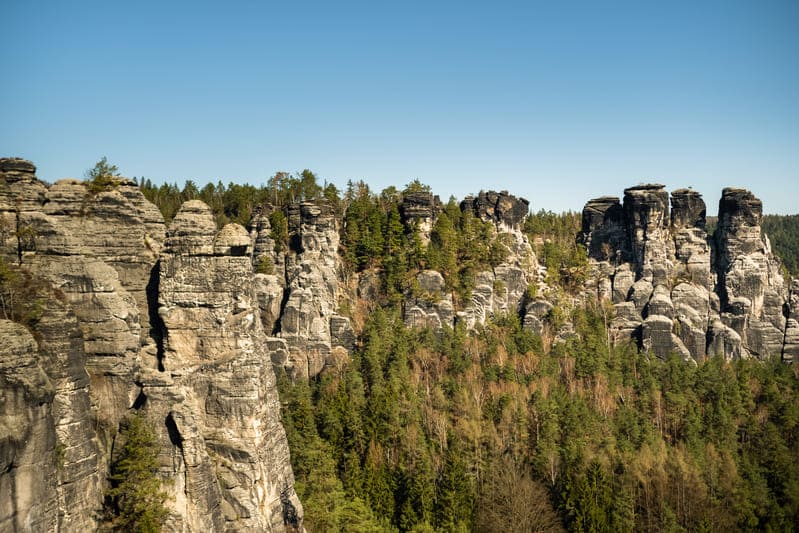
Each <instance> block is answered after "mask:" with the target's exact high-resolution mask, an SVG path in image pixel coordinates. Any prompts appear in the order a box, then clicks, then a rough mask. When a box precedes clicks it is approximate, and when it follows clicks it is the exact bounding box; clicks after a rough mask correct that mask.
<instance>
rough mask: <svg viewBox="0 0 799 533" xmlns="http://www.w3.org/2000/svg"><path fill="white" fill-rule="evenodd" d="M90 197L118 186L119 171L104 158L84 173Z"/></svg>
mask: <svg viewBox="0 0 799 533" xmlns="http://www.w3.org/2000/svg"><path fill="white" fill-rule="evenodd" d="M86 179H87V180H88V185H87V186H88V189H89V194H90V195H92V196H93V195H96V194H98V193H101V192H103V191H107V190H110V189H113V188H114V187H116V186H117V185H119V169H118V168H117V166H116V165H112V164H110V163H109V162H108V159H107V158H106V157H103V158H102V159H100V160H99V161H98V162H97V163H96V164H95V165H94V167H93V168H91V169H89V170H87V171H86Z"/></svg>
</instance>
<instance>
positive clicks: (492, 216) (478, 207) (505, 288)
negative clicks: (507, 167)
mask: <svg viewBox="0 0 799 533" xmlns="http://www.w3.org/2000/svg"><path fill="white" fill-rule="evenodd" d="M529 205H530V203H529V202H528V201H527V200H526V199H524V198H517V197H515V196H513V195H510V194H508V192H507V191H502V192H499V193H497V192H495V191H488V192H481V193H480V194H479V195H478V196H477V197H467V198H466V199H464V201H463V202H461V210H463V211H466V210H471V211H472V212H473V213H474V215H475V216H476V217H478V218H479V219H481V220H483V221H485V222H489V223H491V224H492V225H493V227H494V235H493V237H494V238H495V239H497V241H498V242H499V243H500V245H501V246H503V247H504V248H505V250H506V252H507V254H506V258H505V260H504V261H502V263H500V264H499V265H497V266H496V267H494V268H493V269H492V270H485V271H483V272H479V273H478V274H477V276H476V283H475V287H474V289H473V290H472V301H471V302H470V304H469V305H468V306H467V308H466V310H465V311H464V312H463V313H462V315H461V316H462V317H463V318H464V320H465V321H466V325H467V327H470V328H471V327H474V325H476V324H483V323H485V320H486V318H488V317H489V316H490V315H498V314H506V313H510V314H519V315H522V316H524V315H526V314H527V310H526V309H523V306H524V305H525V304H526V303H528V302H526V301H525V294H526V292H527V287H528V285H530V284H531V283H535V284H537V283H538V282H539V279H538V274H539V272H538V270H539V267H538V261H537V260H536V257H535V254H534V253H533V249H532V247H531V246H530V243H529V241H528V239H527V236H526V235H524V233H523V232H522V224H523V222H524V219H525V218H526V217H527V213H528V211H529ZM531 316H532V315H531ZM530 320H531V319H528V322H530Z"/></svg>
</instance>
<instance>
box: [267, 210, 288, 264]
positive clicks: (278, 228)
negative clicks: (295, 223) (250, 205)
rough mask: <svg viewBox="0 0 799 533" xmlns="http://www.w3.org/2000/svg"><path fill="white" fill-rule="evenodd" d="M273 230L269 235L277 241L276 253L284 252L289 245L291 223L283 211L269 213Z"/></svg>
mask: <svg viewBox="0 0 799 533" xmlns="http://www.w3.org/2000/svg"><path fill="white" fill-rule="evenodd" d="M269 224H270V226H271V228H272V229H271V230H270V232H269V237H270V238H271V239H272V240H273V241H275V253H277V254H279V253H282V252H283V251H284V250H286V249H288V246H289V223H288V220H286V215H284V214H283V211H281V210H276V211H273V212H272V213H271V214H270V215H269Z"/></svg>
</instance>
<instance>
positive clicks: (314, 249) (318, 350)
mask: <svg viewBox="0 0 799 533" xmlns="http://www.w3.org/2000/svg"><path fill="white" fill-rule="evenodd" d="M287 219H288V230H289V250H288V251H287V253H286V255H285V256H284V257H279V256H280V254H275V256H276V257H274V259H273V263H274V264H276V265H282V264H285V270H284V272H277V273H276V275H277V277H275V278H267V277H264V278H261V280H260V281H259V284H260V285H259V286H260V289H259V299H260V302H261V309H262V311H265V312H267V313H268V315H269V316H270V321H272V320H274V322H273V325H274V326H273V331H275V332H276V335H277V336H278V337H280V338H281V339H284V340H285V342H286V343H287V345H288V351H287V355H286V356H285V357H284V358H282V359H281V357H280V356H278V357H277V358H276V360H275V362H276V363H278V364H282V365H283V366H284V367H285V368H286V370H287V371H288V373H289V375H290V376H292V377H294V378H305V379H307V378H308V377H310V376H315V375H317V374H318V373H319V372H320V371H321V370H322V368H324V365H325V363H326V362H327V361H328V359H329V357H330V355H331V353H332V351H333V350H334V349H336V348H341V349H347V348H351V347H352V339H353V334H352V328H351V327H350V324H349V319H348V318H347V317H344V316H341V315H340V314H339V313H338V301H339V296H340V295H339V278H340V269H341V260H340V258H339V255H338V245H339V229H338V221H337V220H336V217H335V213H334V212H333V209H332V207H331V206H330V205H329V204H327V203H325V202H322V201H317V202H302V203H299V204H295V205H292V206H290V207H289V208H288V215H287ZM264 230H265V226H264V225H263V224H262V227H261V230H260V231H257V237H256V242H258V241H259V240H261V241H262V242H263V240H264V238H263V237H261V235H262V233H263V231H264ZM281 274H282V279H281ZM282 287H285V289H283V288H282ZM278 298H280V300H278ZM278 302H280V304H279V303H278ZM278 314H279V318H278V316H277V315H278ZM270 325H271V324H270ZM279 353H283V352H279Z"/></svg>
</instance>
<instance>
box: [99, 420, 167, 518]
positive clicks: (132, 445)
mask: <svg viewBox="0 0 799 533" xmlns="http://www.w3.org/2000/svg"><path fill="white" fill-rule="evenodd" d="M121 437H122V438H124V439H125V444H124V445H123V447H122V451H121V453H120V455H119V458H118V459H117V460H116V461H114V463H113V464H112V465H111V475H110V476H109V479H110V481H111V488H110V489H109V490H108V492H107V496H108V498H107V511H108V514H109V521H110V525H111V526H112V527H113V529H114V530H118V531H132V532H142V533H151V532H157V531H160V530H161V526H162V525H163V524H164V520H165V519H166V517H167V514H168V511H167V508H166V505H165V504H166V500H167V497H168V495H167V494H166V493H165V492H164V491H162V490H161V488H162V485H163V480H162V479H161V478H159V477H158V441H157V439H156V436H155V433H154V432H153V430H152V428H150V426H149V425H148V422H147V421H146V420H145V418H144V416H142V415H141V414H136V415H135V416H133V417H130V418H129V419H128V422H127V428H125V429H124V430H123V433H122V435H121Z"/></svg>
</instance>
